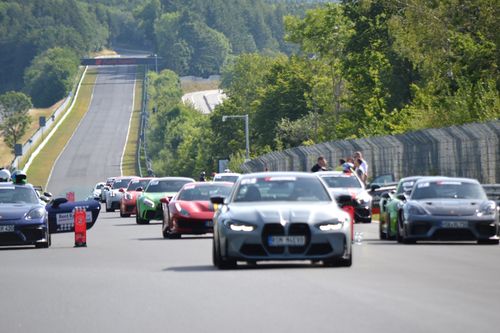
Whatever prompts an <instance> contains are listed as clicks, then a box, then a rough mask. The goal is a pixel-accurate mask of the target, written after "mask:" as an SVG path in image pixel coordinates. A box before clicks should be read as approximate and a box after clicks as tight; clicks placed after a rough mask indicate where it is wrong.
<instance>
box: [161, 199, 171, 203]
mask: <svg viewBox="0 0 500 333" xmlns="http://www.w3.org/2000/svg"><path fill="white" fill-rule="evenodd" d="M160 202H161V203H164V204H168V203H169V202H170V200H169V199H168V198H161V199H160Z"/></svg>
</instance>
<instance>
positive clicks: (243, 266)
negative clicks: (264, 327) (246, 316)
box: [163, 263, 349, 273]
mask: <svg viewBox="0 0 500 333" xmlns="http://www.w3.org/2000/svg"><path fill="white" fill-rule="evenodd" d="M304 268H308V269H315V268H322V269H325V268H331V269H349V267H325V266H323V265H321V264H306V263H293V264H292V263H284V264H282V263H279V264H277V263H259V264H238V266H237V267H236V268H234V269H229V270H220V271H221V272H223V271H238V270H255V269H260V270H262V269H304ZM163 271H164V272H179V273H182V272H211V271H219V269H217V268H216V267H215V266H212V265H203V266H174V267H167V268H164V269H163Z"/></svg>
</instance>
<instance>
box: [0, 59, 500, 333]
mask: <svg viewBox="0 0 500 333" xmlns="http://www.w3.org/2000/svg"><path fill="white" fill-rule="evenodd" d="M114 70H116V71H118V72H119V73H116V74H111V73H109V71H106V70H105V71H104V72H103V73H102V75H103V77H100V78H99V81H98V82H104V81H107V82H108V84H99V85H98V86H97V87H96V91H95V94H94V100H95V101H96V97H95V96H96V95H98V94H100V92H98V90H101V89H103V90H106V91H107V92H108V93H107V94H103V95H102V96H103V97H102V99H100V100H101V102H100V103H99V104H98V105H101V107H103V108H105V109H99V110H98V113H105V112H104V111H103V110H106V112H115V111H114V110H110V105H111V106H113V105H116V106H117V107H120V109H121V108H122V103H121V100H122V99H124V98H127V97H126V96H124V95H123V93H122V89H123V87H124V86H126V85H127V83H125V84H124V83H123V82H128V80H129V79H126V78H131V77H132V75H131V72H130V71H131V69H123V68H116V69H114ZM121 71H124V72H123V73H122V72H121ZM113 80H116V81H113ZM113 82H117V87H115V88H114V89H110V87H109V85H112V83H113ZM118 87H120V88H118ZM108 89H109V90H108ZM114 91H120V93H118V94H117V95H115V94H114ZM105 96H106V97H105ZM108 99H112V100H113V101H109V100H108ZM92 107H97V108H99V107H98V106H97V105H95V106H94V103H93V106H92ZM120 112H122V111H120ZM120 115H121V113H120ZM124 118H126V117H124ZM99 119H100V120H99V121H102V118H99ZM110 119H111V120H113V119H112V118H110ZM96 121H97V120H96ZM93 125H94V126H89V128H88V131H89V132H87V133H86V134H87V136H88V137H90V138H96V137H98V136H99V135H100V134H99V132H102V130H103V129H102V127H100V125H98V124H93ZM113 128H114V129H115V130H116V129H117V128H118V127H117V126H115V127H113ZM94 130H95V131H94ZM115 130H114V131H113V133H116V131H115ZM75 136H76V135H75ZM101 145H102V143H100V144H99V148H96V149H97V150H99V151H101V153H102V154H103V155H102V156H100V157H99V156H98V157H95V160H92V161H91V160H90V158H88V159H87V160H84V159H82V160H81V163H84V164H83V166H87V167H88V169H89V170H93V172H94V173H95V174H93V173H92V174H91V172H90V171H87V172H86V173H76V170H80V169H81V167H82V165H81V164H79V163H68V167H69V168H75V169H74V170H75V171H74V172H75V174H73V173H71V172H73V171H72V169H70V170H68V173H69V175H70V176H69V177H70V178H69V179H67V178H62V179H61V180H57V179H59V178H57V177H55V178H53V179H52V182H53V183H51V186H54V188H55V187H56V186H61V188H63V187H64V186H66V184H72V183H78V184H85V182H87V181H89V182H90V183H89V184H88V186H89V187H90V186H92V183H93V182H94V180H95V179H94V178H92V177H95V178H98V179H100V178H99V177H102V176H103V175H104V174H105V175H108V174H112V173H113V172H116V170H118V169H117V166H116V164H117V163H118V161H119V156H120V154H121V151H122V149H123V147H117V148H116V152H113V151H111V150H105V149H103V150H100V146H101ZM65 156H67V155H61V158H60V159H59V160H60V161H59V162H63V160H64V159H66V157H65ZM68 156H70V155H68ZM111 157H113V158H111ZM108 158H109V159H108ZM101 160H107V162H106V163H103V165H102V166H101V167H96V164H97V161H101ZM106 170H110V172H109V173H108V172H106ZM59 182H62V183H63V184H60V183H59ZM377 227H378V225H377V224H376V223H373V224H369V225H356V227H355V230H356V231H358V232H363V236H364V237H363V242H362V244H361V245H354V248H353V266H352V267H350V268H325V267H322V266H321V265H311V264H310V263H307V262H292V263H262V264H261V263H259V264H258V265H257V266H248V265H245V264H243V265H241V266H240V267H238V268H237V269H235V270H229V271H219V270H217V269H215V268H214V267H213V266H212V264H211V250H212V249H211V243H212V240H211V238H210V235H208V236H203V237H185V238H182V239H179V240H166V239H163V238H162V236H161V225H160V224H159V223H156V222H155V223H152V224H150V225H137V224H136V223H135V219H134V218H133V217H131V218H120V217H119V216H118V213H117V212H115V213H105V212H101V215H100V216H99V219H98V221H97V223H96V224H95V226H94V228H92V229H91V230H89V231H88V234H87V236H88V239H87V244H88V247H87V248H74V247H73V242H74V238H73V235H72V234H56V235H53V237H52V246H51V247H50V248H49V249H33V248H0V267H1V275H0V276H1V280H0V281H1V284H0V315H1V317H0V318H1V320H0V332H12V333H17V332H54V333H57V332H65V333H66V332H75V333H79V332H82V333H83V332H85V333H88V332H155V333H156V332H194V331H199V332H301V333H302V332H398V333H400V332H496V331H498V327H499V325H500V260H499V259H500V246H498V245H482V246H479V245H476V244H473V243H424V244H416V245H401V244H397V243H395V242H392V241H380V240H378V239H377V238H378V233H377V232H378V231H377V230H378V229H377Z"/></svg>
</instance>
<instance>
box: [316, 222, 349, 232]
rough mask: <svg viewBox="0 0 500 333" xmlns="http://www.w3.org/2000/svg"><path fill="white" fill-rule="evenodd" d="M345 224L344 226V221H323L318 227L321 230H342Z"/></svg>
mask: <svg viewBox="0 0 500 333" xmlns="http://www.w3.org/2000/svg"><path fill="white" fill-rule="evenodd" d="M343 226H344V223H342V222H337V223H323V224H320V225H318V228H319V230H321V231H335V230H341V229H342V227H343Z"/></svg>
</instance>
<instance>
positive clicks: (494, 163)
mask: <svg viewBox="0 0 500 333" xmlns="http://www.w3.org/2000/svg"><path fill="white" fill-rule="evenodd" d="M499 136H500V121H499V120H495V121H491V122H487V123H473V124H467V125H462V126H452V127H447V128H440V129H426V130H421V131H416V132H411V133H406V134H400V135H394V136H379V137H372V138H365V139H356V140H343V141H332V142H325V143H320V144H316V145H312V146H301V147H296V148H291V149H287V150H284V151H281V152H272V153H269V154H266V155H263V156H260V157H258V158H256V159H253V160H251V161H249V162H246V163H244V164H243V165H242V166H241V168H242V170H243V171H244V172H256V171H262V170H265V168H268V169H269V170H273V171H308V170H309V169H310V168H311V167H312V166H313V165H314V164H315V163H316V159H317V157H318V156H319V155H323V156H325V158H326V159H327V160H328V162H329V165H331V166H336V165H337V164H338V160H339V159H340V158H345V157H346V156H351V155H352V153H353V152H354V151H361V152H362V153H363V158H364V159H365V160H366V161H367V162H368V164H369V174H370V176H375V175H383V174H393V175H394V177H395V178H396V179H400V178H402V177H407V176H412V175H443V176H452V177H469V178H475V179H477V180H479V181H480V182H481V183H483V184H497V183H500V157H499V156H500V154H499V152H500V144H499Z"/></svg>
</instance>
